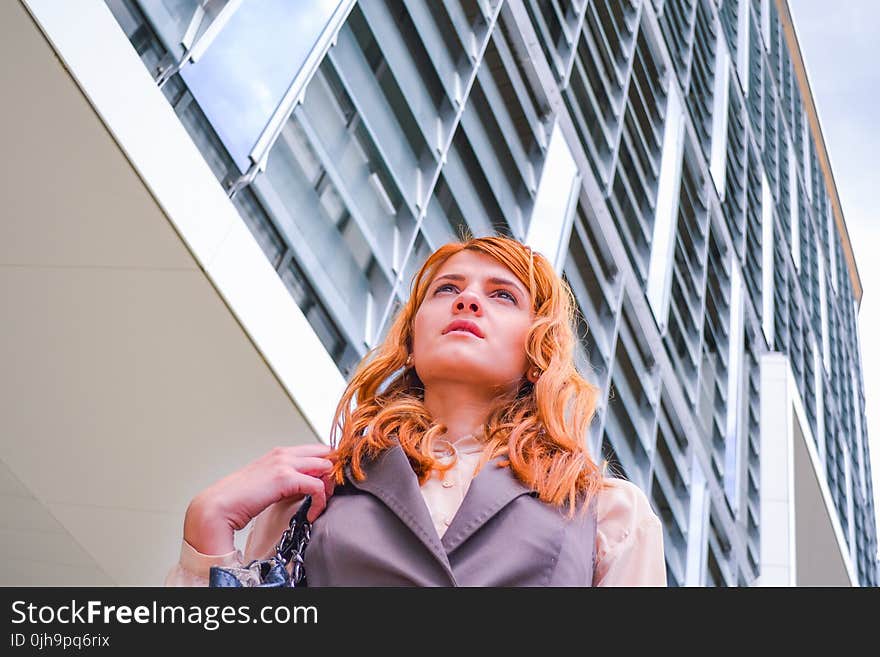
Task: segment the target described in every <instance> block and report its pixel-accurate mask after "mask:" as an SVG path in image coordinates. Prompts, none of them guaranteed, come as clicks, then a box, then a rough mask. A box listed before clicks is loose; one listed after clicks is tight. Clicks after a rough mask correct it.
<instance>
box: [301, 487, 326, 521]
mask: <svg viewBox="0 0 880 657" xmlns="http://www.w3.org/2000/svg"><path fill="white" fill-rule="evenodd" d="M301 485H302V487H301V492H302V493H303V494H305V495H311V496H312V505H311V506H310V507H309V511H308V513H307V514H306V519H307V520H308V521H309V522H315V519H316V518H317V517H318V516H319V515H321V513H322V512H323V511H324V509H325V508H326V506H327V491H326V489H325V487H324V482H323V481H322V480H321V479H316V478H315V477H306V478H305V479H304V480H303V481H302V484H301Z"/></svg>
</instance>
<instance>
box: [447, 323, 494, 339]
mask: <svg viewBox="0 0 880 657" xmlns="http://www.w3.org/2000/svg"><path fill="white" fill-rule="evenodd" d="M452 331H467V332H468V333H473V334H474V335H475V336H477V337H478V338H485V337H486V336H485V335H483V332H482V331H481V330H480V327H479V326H477V325H476V324H474V323H473V322H469V321H468V320H466V319H456V320H455V321H454V322H452V323H451V324H450V325H449V326H447V327H446V328H445V329H443V335H446V334H447V333H450V332H452Z"/></svg>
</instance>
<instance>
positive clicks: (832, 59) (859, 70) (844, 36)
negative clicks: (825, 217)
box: [788, 0, 880, 527]
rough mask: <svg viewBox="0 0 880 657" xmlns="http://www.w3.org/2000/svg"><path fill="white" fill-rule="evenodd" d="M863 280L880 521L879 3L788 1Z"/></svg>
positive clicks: (862, 324) (862, 328) (865, 368)
mask: <svg viewBox="0 0 880 657" xmlns="http://www.w3.org/2000/svg"><path fill="white" fill-rule="evenodd" d="M788 6H789V8H790V9H791V14H792V17H793V20H794V27H795V32H796V34H797V36H798V41H799V43H800V47H801V53H802V55H803V58H804V61H805V62H806V68H807V77H808V78H809V81H810V87H811V88H812V90H813V98H814V100H815V103H816V107H817V110H818V113H819V123H820V125H821V126H822V133H823V134H824V136H825V144H826V146H827V148H828V153H829V158H830V160H831V169H832V171H833V172H834V178H835V180H836V182H837V191H838V194H839V196H840V203H841V205H842V207H843V216H844V219H845V221H846V225H847V228H848V230H849V235H850V240H851V241H852V246H853V252H854V254H855V258H856V266H857V267H858V270H859V276H860V277H861V279H862V288H863V290H864V292H863V296H862V305H861V308H860V309H859V321H858V324H859V337H860V343H861V347H862V372H863V376H864V386H865V410H866V416H867V422H868V437H869V443H870V451H871V466H872V475H873V484H874V510H875V513H877V517H878V527H880V504H878V502H880V342H878V341H877V340H876V339H874V337H875V336H877V335H880V258H877V254H876V252H875V251H876V249H877V248H878V247H880V221H878V219H880V212H878V211H877V210H875V207H876V205H875V204H876V201H875V198H876V195H877V193H878V190H877V186H878V183H880V176H878V171H880V167H878V165H877V161H878V160H877V158H878V154H880V121H878V116H880V113H878V111H877V108H876V105H877V104H878V103H880V67H878V66H877V41H878V38H880V2H878V1H877V0H846V1H845V2H834V3H830V2H828V1H827V0H788Z"/></svg>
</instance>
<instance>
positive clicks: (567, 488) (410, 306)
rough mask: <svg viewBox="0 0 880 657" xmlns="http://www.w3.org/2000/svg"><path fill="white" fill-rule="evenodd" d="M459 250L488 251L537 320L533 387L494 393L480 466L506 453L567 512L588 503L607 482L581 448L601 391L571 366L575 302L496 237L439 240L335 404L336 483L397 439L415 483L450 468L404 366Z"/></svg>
mask: <svg viewBox="0 0 880 657" xmlns="http://www.w3.org/2000/svg"><path fill="white" fill-rule="evenodd" d="M463 250H469V251H475V252H477V253H482V254H486V255H488V256H491V257H493V258H494V259H495V260H497V261H498V262H500V263H501V264H503V265H504V266H505V267H507V268H508V269H510V271H511V272H512V273H513V274H514V275H515V276H516V277H517V278H518V279H519V280H520V282H522V284H523V285H524V286H526V288H527V289H528V290H529V293H530V295H531V299H532V316H533V323H532V326H531V327H530V329H529V332H528V336H527V339H526V353H527V359H528V365H529V366H528V369H529V370H531V369H534V368H537V369H538V370H539V371H540V372H541V375H540V378H539V379H538V381H537V383H535V384H532V383H531V382H530V381H529V380H528V379H527V378H525V377H523V378H522V380H521V381H520V384H519V386H518V387H517V388H516V389H512V390H510V391H509V393H506V394H501V395H499V397H498V399H497V401H496V403H495V404H494V405H493V407H492V409H491V412H490V413H489V416H488V418H487V420H486V423H485V425H484V430H485V435H484V436H483V438H484V440H485V443H486V448H485V450H484V452H483V455H482V458H481V460H480V463H479V466H478V470H479V468H480V467H482V466H483V465H485V464H486V462H488V461H489V460H491V459H492V458H494V457H495V456H498V455H503V456H504V457H505V458H503V459H501V462H500V463H499V465H501V466H502V467H510V469H511V471H512V472H513V474H514V475H515V476H516V477H517V478H518V479H519V480H520V481H522V482H523V483H524V484H525V485H527V486H529V487H530V488H532V489H533V490H535V491H537V493H538V496H539V498H540V499H541V500H543V501H544V502H547V503H549V504H553V505H558V506H566V507H568V509H569V514H570V515H573V514H574V511H575V509H576V508H577V506H579V505H581V506H582V509H586V508H587V506H588V503H589V501H590V500H591V499H592V497H593V496H594V495H595V494H596V493H598V491H599V490H600V489H604V488H606V487H607V486H608V484H607V483H606V479H605V472H606V470H607V467H608V462H607V461H605V460H604V459H603V460H602V467H601V470H600V468H599V466H597V465H596V463H595V462H594V461H593V459H592V458H591V457H590V455H589V453H588V450H587V444H586V441H587V436H588V432H589V425H590V421H591V420H592V418H593V415H594V413H595V409H596V402H597V398H598V394H599V389H598V388H597V387H596V386H594V385H593V384H591V383H589V382H588V381H587V380H585V379H584V378H583V377H582V376H581V375H580V374H579V373H578V371H577V370H576V368H575V366H574V360H573V353H574V344H575V339H576V337H575V335H576V334H575V331H574V328H573V327H574V312H575V308H576V305H575V302H574V297H573V295H572V293H571V289H570V288H569V287H568V285H567V284H566V283H565V281H564V280H562V278H560V276H559V275H558V274H557V273H556V272H555V271H554V269H553V267H552V265H551V264H550V263H549V262H548V261H547V259H546V258H544V257H543V256H542V255H540V254H539V253H536V252H533V251H532V250H531V249H530V248H529V247H527V246H525V245H523V244H522V243H520V242H518V241H516V240H513V239H510V238H508V237H502V236H493V237H478V238H470V239H467V240H463V241H460V242H451V243H449V244H445V245H443V246H441V247H440V248H439V249H437V250H436V251H435V252H434V253H433V254H431V255H430V256H429V257H428V259H427V260H426V261H425V263H424V264H423V265H422V267H421V269H420V270H419V271H418V273H416V275H415V276H414V277H413V280H412V284H411V287H410V296H409V299H408V300H407V302H406V303H405V304H404V305H403V307H402V308H401V309H400V310H399V312H398V313H397V315H396V316H395V318H394V320H393V323H392V324H391V327H390V328H389V330H388V333H387V335H386V337H385V339H384V340H383V341H382V342H381V343H380V344H378V345H377V346H376V347H374V348H373V349H371V350H370V352H369V353H367V355H366V356H365V357H364V358H363V360H361V362H360V363H359V365H358V367H357V369H356V370H355V372H354V374H353V376H352V378H351V381H350V382H349V383H348V386H347V387H346V389H345V392H344V393H343V395H342V398H341V399H340V401H339V405H338V406H337V407H336V414H335V417H334V423H333V429H332V431H331V435H330V442H331V444H332V445H334V446H335V447H336V448H337V461H336V464H335V466H334V469H333V475H334V477H335V481H336V482H337V483H338V484H342V483H343V476H344V469H345V466H346V465H349V464H350V465H351V471H352V475H353V476H354V477H355V478H356V479H357V480H359V481H360V480H363V479H364V477H365V475H364V472H363V469H362V467H361V463H362V461H363V459H364V458H367V459H372V458H375V457H376V455H378V454H379V453H380V452H382V451H383V450H385V449H388V448H389V447H391V446H393V445H394V443H395V441H396V442H399V443H400V446H401V447H402V448H403V450H404V452H405V453H406V455H407V457H408V458H409V461H410V463H411V464H412V467H413V470H414V471H415V473H416V475H417V476H418V479H419V483H420V484H422V483H424V482H425V481H426V479H427V478H428V477H429V476H430V473H431V470H432V469H435V468H436V469H438V470H441V471H445V470H448V469H449V468H450V467H452V465H451V464H448V465H445V466H444V465H442V464H440V463H439V462H438V461H437V460H436V459H435V458H434V456H433V453H432V449H431V447H432V444H433V442H434V439H435V438H437V437H440V436H442V435H443V434H444V433H445V432H446V427H445V426H444V425H443V424H440V423H437V422H435V420H434V418H432V416H431V414H430V413H429V412H428V409H427V408H426V407H425V405H424V385H423V383H422V381H421V380H420V379H419V377H418V374H417V373H416V371H415V368H411V367H410V368H407V367H405V365H406V360H407V357H408V356H409V355H410V353H411V352H412V346H413V330H414V329H413V327H414V319H415V315H416V312H417V311H418V309H419V307H420V306H421V303H422V300H423V299H424V298H425V295H426V294H427V290H428V287H429V285H430V283H431V281H432V280H433V278H434V276H435V273H436V272H437V270H438V269H439V268H440V267H441V266H442V265H443V263H444V262H446V260H447V259H448V258H450V257H451V256H453V255H455V254H456V253H459V252H460V251H463ZM402 368H403V369H402ZM401 369H402V371H401ZM389 379H390V380H389ZM383 384H387V385H384V386H383ZM579 502H580V503H582V504H579Z"/></svg>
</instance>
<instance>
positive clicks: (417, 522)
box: [345, 443, 455, 583]
mask: <svg viewBox="0 0 880 657" xmlns="http://www.w3.org/2000/svg"><path fill="white" fill-rule="evenodd" d="M363 470H364V474H366V479H364V480H363V481H356V480H355V479H354V477H353V476H352V473H351V465H347V466H346V467H345V474H346V476H347V477H348V480H349V481H350V482H351V483H352V485H353V486H355V487H356V488H358V489H359V490H362V491H365V492H367V493H370V494H371V495H374V496H375V497H377V498H379V499H380V500H381V501H382V502H384V504H385V506H387V507H388V508H389V509H391V511H393V512H394V514H395V515H396V516H397V517H398V518H400V520H401V522H403V524H404V525H406V526H407V527H408V528H409V530H410V531H411V532H412V533H413V534H415V535H416V536H417V537H418V538H419V540H420V541H421V542H422V543H424V545H425V547H427V548H428V550H429V551H430V552H431V554H432V555H434V557H435V558H436V559H437V561H439V562H440V563H441V564H442V565H443V569H444V570H445V571H446V573H447V574H448V575H449V578H450V579H451V580H452V581H453V583H454V582H455V576H454V574H453V572H452V566H451V565H450V564H449V557H448V556H447V555H446V550H444V549H443V545H441V543H440V537H439V536H438V534H437V530H436V529H435V528H434V522H433V521H432V520H431V514H430V512H429V511H428V507H427V505H426V504H425V498H424V497H423V496H422V491H421V489H420V488H419V480H418V477H416V473H415V472H414V471H413V469H412V466H411V465H410V462H409V459H408V458H407V456H406V452H404V451H403V448H402V447H401V446H400V444H397V443H395V445H394V446H392V447H390V448H388V449H386V450H385V451H383V452H382V453H381V454H379V455H378V456H377V457H376V458H375V460H372V461H368V460H365V461H364V462H363Z"/></svg>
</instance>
